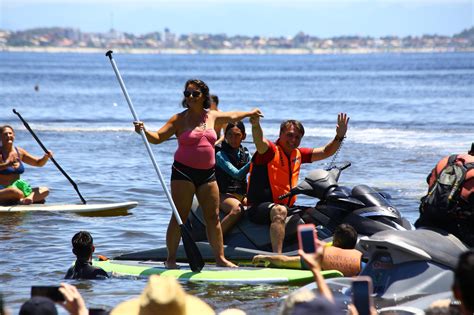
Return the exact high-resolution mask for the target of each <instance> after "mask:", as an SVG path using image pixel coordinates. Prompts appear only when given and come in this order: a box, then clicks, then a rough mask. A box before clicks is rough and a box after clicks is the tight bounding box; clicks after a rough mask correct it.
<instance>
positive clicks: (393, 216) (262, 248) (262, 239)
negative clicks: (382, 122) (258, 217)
mask: <svg viewBox="0 0 474 315" xmlns="http://www.w3.org/2000/svg"><path fill="white" fill-rule="evenodd" d="M350 166H351V163H343V164H341V165H337V164H336V165H335V166H333V167H331V168H330V169H326V170H324V169H316V170H313V171H311V172H310V173H309V174H308V175H307V176H306V178H305V179H304V180H303V181H301V182H300V183H299V184H298V185H297V186H296V187H294V188H293V189H291V190H290V192H288V194H286V195H283V196H281V198H285V197H287V196H293V195H301V194H302V195H306V196H309V197H313V198H318V199H319V201H318V202H317V204H316V205H315V206H314V207H304V206H299V207H298V206H297V207H294V208H292V209H290V211H289V213H288V218H287V222H286V228H285V240H284V244H283V252H284V254H286V255H296V251H297V249H298V241H297V234H296V233H297V226H298V225H299V224H307V223H313V224H314V225H315V226H316V228H317V230H318V238H320V239H322V240H326V241H329V240H331V238H332V235H333V233H334V229H335V228H336V227H337V226H338V225H339V224H341V223H347V224H350V225H352V226H353V227H354V228H355V229H356V230H357V232H358V234H359V235H360V236H368V235H372V234H374V233H376V232H379V231H397V230H403V231H404V230H412V229H413V226H412V225H411V223H410V222H409V221H408V220H407V219H405V218H403V217H402V216H401V214H400V212H399V211H398V210H397V209H396V208H395V207H394V206H393V205H392V204H391V203H390V200H389V199H390V196H389V195H388V194H386V193H383V192H378V191H376V190H375V189H374V188H372V187H370V186H367V185H356V186H354V187H352V188H351V187H347V186H340V185H339V184H338V180H339V177H340V175H341V172H342V171H343V170H345V169H347V168H348V167H350ZM185 224H186V227H187V228H188V230H189V231H190V232H191V234H192V236H193V239H194V240H195V241H196V242H197V244H198V247H199V249H200V250H201V254H202V256H203V258H204V260H206V261H213V260H214V255H213V253H212V249H211V248H210V245H209V243H208V242H207V238H206V227H205V223H204V218H203V215H202V211H201V208H200V207H199V205H198V203H197V201H196V200H195V201H194V203H193V206H192V210H191V213H190V215H189V217H188V219H187V221H186V223H185ZM269 229H270V227H269V226H267V225H259V224H255V223H253V222H251V221H250V220H249V218H248V216H247V215H245V213H244V216H243V217H242V219H241V220H240V222H239V223H237V224H236V225H235V226H234V228H233V229H232V230H231V231H229V232H228V233H227V234H226V235H225V237H224V245H225V246H224V254H225V256H226V258H227V259H230V260H232V261H236V262H239V261H251V260H252V257H253V256H255V255H257V254H271V241H270V231H269ZM166 256H167V250H166V247H165V246H164V247H161V248H158V249H152V250H147V251H141V252H135V253H128V254H124V255H120V256H118V257H115V258H114V259H117V260H147V259H150V260H165V259H166ZM177 260H178V261H186V255H185V252H184V248H183V247H182V245H180V247H179V248H178V255H177Z"/></svg>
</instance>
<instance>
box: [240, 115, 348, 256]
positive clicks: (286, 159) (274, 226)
mask: <svg viewBox="0 0 474 315" xmlns="http://www.w3.org/2000/svg"><path fill="white" fill-rule="evenodd" d="M250 123H251V124H252V136H253V142H254V143H255V147H256V148H257V152H256V153H255V155H254V156H253V159H252V164H251V166H250V178H249V185H248V192H247V198H248V199H247V200H248V204H249V206H250V207H249V208H248V210H247V211H248V215H249V219H250V220H251V221H253V222H255V223H258V224H270V239H271V242H272V250H273V252H275V253H281V252H282V248H283V240H284V238H285V219H286V217H287V214H288V209H289V207H291V206H293V204H294V203H295V201H296V196H294V197H292V198H285V199H283V200H280V199H278V197H279V196H281V195H283V194H285V193H287V192H289V191H290V189H291V188H293V187H294V186H296V185H297V183H298V175H299V172H300V166H301V164H302V163H312V162H314V161H319V160H323V159H325V158H327V157H330V156H331V155H333V154H334V153H335V152H336V151H337V149H338V148H339V146H340V145H341V142H342V140H343V139H344V137H345V135H346V132H347V125H348V123H349V117H347V114H345V113H340V114H339V115H338V116H337V126H336V136H335V137H334V139H332V140H331V141H330V142H329V143H328V144H326V145H325V146H323V147H320V148H299V145H300V142H301V139H302V138H303V135H304V127H303V125H302V124H301V123H300V122H299V121H297V120H287V121H284V122H283V123H282V124H281V126H280V137H279V139H278V140H277V141H276V142H275V143H273V142H271V141H269V140H267V139H265V138H264V137H263V131H262V127H261V126H260V119H259V118H251V119H250Z"/></svg>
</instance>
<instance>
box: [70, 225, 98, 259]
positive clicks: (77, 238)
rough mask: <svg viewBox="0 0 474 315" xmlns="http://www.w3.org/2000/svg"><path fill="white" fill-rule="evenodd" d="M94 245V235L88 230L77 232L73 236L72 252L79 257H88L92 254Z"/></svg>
mask: <svg viewBox="0 0 474 315" xmlns="http://www.w3.org/2000/svg"><path fill="white" fill-rule="evenodd" d="M93 246H94V240H93V239H92V235H91V234H90V233H89V232H87V231H80V232H77V233H76V234H75V235H74V236H73V237H72V252H73V253H74V255H76V256H77V258H82V259H88V258H89V256H90V255H91V254H92V251H93V249H92V247H93Z"/></svg>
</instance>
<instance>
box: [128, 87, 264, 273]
mask: <svg viewBox="0 0 474 315" xmlns="http://www.w3.org/2000/svg"><path fill="white" fill-rule="evenodd" d="M183 94H184V99H183V100H182V106H183V107H184V108H186V110H184V111H182V112H180V113H178V114H175V115H173V116H172V117H171V118H170V119H169V120H168V122H167V123H166V124H165V125H164V126H163V127H161V128H160V129H159V130H158V131H156V132H153V131H149V130H146V129H145V127H144V124H143V122H141V121H136V122H134V124H135V131H136V132H137V133H140V132H141V130H142V129H143V130H144V132H145V135H146V138H147V140H148V141H149V142H150V143H153V144H159V143H162V142H163V141H165V140H167V139H168V138H170V137H171V136H172V135H175V136H176V137H177V138H178V149H177V150H176V152H175V155H174V163H173V166H172V171H171V195H172V198H173V201H174V203H175V205H176V208H177V210H178V212H179V214H180V216H181V219H182V220H183V222H185V221H186V219H187V217H188V215H189V211H190V210H191V205H192V202H193V197H194V195H196V196H197V199H198V201H199V204H200V206H201V208H202V209H203V213H204V219H205V221H206V230H207V236H208V239H209V243H210V245H211V247H212V249H213V252H214V256H215V258H216V264H217V265H218V266H227V267H235V265H234V264H233V263H231V262H230V261H228V260H227V259H226V258H225V257H224V243H223V236H222V229H221V224H220V221H219V218H218V213H219V188H218V186H217V183H216V176H215V149H214V144H215V142H216V140H217V135H216V131H215V130H214V127H215V126H216V125H222V124H225V123H228V122H231V121H237V120H242V119H244V118H246V117H259V116H261V115H262V113H261V112H260V110H259V109H253V110H252V111H248V112H222V111H216V110H209V107H210V104H211V100H210V96H209V87H208V86H207V85H206V83H204V82H203V81H201V80H197V79H192V80H188V81H187V82H186V84H185V86H184V92H183ZM180 238H181V234H180V230H179V226H178V223H177V221H176V220H175V218H174V216H172V217H171V219H170V222H169V225H168V230H167V233H166V246H167V248H168V258H167V260H166V266H167V267H168V268H177V265H176V252H177V249H178V245H179V241H180Z"/></svg>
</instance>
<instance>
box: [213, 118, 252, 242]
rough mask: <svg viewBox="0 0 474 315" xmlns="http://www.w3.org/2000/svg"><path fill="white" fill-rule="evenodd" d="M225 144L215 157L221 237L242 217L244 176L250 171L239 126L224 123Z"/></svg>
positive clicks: (242, 134)
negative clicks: (223, 215)
mask: <svg viewBox="0 0 474 315" xmlns="http://www.w3.org/2000/svg"><path fill="white" fill-rule="evenodd" d="M224 135H225V141H224V142H223V143H222V146H221V149H220V150H219V151H218V152H217V153H216V179H217V185H218V186H219V192H220V206H219V208H220V209H221V211H222V212H224V213H225V214H226V216H225V217H224V218H223V219H222V222H221V225H222V233H223V234H224V235H225V234H226V233H227V232H228V231H229V230H230V229H231V228H232V227H233V226H234V224H235V223H237V222H238V221H239V219H240V218H241V217H242V213H243V212H242V209H243V206H245V205H246V202H247V200H246V198H245V195H246V193H247V173H248V172H249V168H250V154H249V151H248V150H247V148H245V147H243V146H242V141H243V140H244V139H245V137H246V134H245V125H244V123H243V122H241V121H238V122H236V123H228V124H227V127H226V129H225V133H224Z"/></svg>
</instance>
